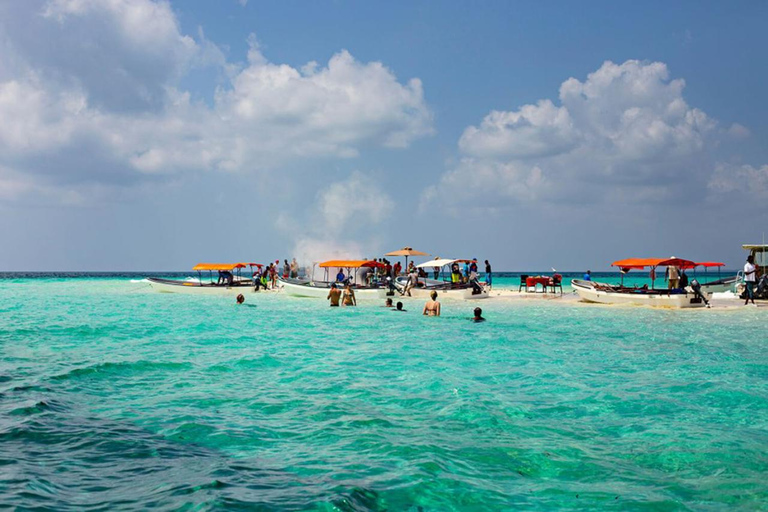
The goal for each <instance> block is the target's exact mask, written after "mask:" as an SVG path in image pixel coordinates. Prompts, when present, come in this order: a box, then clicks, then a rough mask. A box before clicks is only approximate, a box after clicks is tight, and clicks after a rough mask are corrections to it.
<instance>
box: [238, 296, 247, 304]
mask: <svg viewBox="0 0 768 512" xmlns="http://www.w3.org/2000/svg"><path fill="white" fill-rule="evenodd" d="M243 302H245V296H244V295H243V294H242V293H241V294H240V295H238V296H237V303H238V304H242V303H243Z"/></svg>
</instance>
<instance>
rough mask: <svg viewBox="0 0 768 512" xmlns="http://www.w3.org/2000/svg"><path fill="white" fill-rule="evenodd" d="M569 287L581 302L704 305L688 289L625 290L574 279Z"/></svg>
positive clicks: (706, 294)
mask: <svg viewBox="0 0 768 512" xmlns="http://www.w3.org/2000/svg"><path fill="white" fill-rule="evenodd" d="M571 286H572V287H573V289H574V291H575V292H576V293H577V294H578V295H579V297H580V298H581V300H583V301H585V302H596V303H598V304H635V305H640V306H654V307H662V308H700V307H704V306H705V305H706V304H705V303H704V301H703V300H702V299H701V297H699V296H697V295H696V294H695V293H694V292H693V290H691V289H690V288H688V289H685V290H671V291H670V290H654V289H643V288H625V287H621V286H616V285H610V284H605V283H597V282H595V281H584V280H582V279H574V280H573V281H571ZM701 295H703V296H704V298H706V299H707V300H710V299H711V298H712V293H710V292H706V291H702V294H701Z"/></svg>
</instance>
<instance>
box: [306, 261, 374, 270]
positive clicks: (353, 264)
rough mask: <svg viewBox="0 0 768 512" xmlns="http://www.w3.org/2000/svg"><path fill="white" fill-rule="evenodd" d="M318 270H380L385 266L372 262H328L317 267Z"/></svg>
mask: <svg viewBox="0 0 768 512" xmlns="http://www.w3.org/2000/svg"><path fill="white" fill-rule="evenodd" d="M318 266H319V267H320V268H329V267H333V268H361V267H373V268H382V267H384V266H385V265H384V264H383V263H379V262H378V261H374V260H328V261H324V262H322V263H320V265H318Z"/></svg>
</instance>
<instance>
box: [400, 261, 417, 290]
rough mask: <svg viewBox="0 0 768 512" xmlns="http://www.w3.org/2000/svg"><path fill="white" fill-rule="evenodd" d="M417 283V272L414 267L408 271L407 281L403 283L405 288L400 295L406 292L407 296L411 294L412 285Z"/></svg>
mask: <svg viewBox="0 0 768 512" xmlns="http://www.w3.org/2000/svg"><path fill="white" fill-rule="evenodd" d="M418 284H419V274H418V272H416V269H415V268H411V271H410V272H409V273H408V281H407V282H406V283H405V290H403V293H401V295H405V294H408V296H409V297H410V296H411V290H412V289H413V287H414V286H416V285H418Z"/></svg>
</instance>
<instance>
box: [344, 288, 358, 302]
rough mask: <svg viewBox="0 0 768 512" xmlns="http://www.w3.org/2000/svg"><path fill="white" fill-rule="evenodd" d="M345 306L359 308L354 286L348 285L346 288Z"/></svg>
mask: <svg viewBox="0 0 768 512" xmlns="http://www.w3.org/2000/svg"><path fill="white" fill-rule="evenodd" d="M343 304H344V305H345V306H357V299H355V291H354V290H353V289H352V285H351V284H349V283H347V286H345V287H344V298H343Z"/></svg>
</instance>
